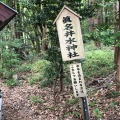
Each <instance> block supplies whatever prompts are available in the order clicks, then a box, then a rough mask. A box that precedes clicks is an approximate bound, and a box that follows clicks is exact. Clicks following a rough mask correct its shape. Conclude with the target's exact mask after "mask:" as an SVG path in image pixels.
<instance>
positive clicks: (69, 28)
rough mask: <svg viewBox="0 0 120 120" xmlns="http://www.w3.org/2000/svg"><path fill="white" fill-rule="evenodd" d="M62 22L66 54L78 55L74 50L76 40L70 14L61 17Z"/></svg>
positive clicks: (70, 56)
mask: <svg viewBox="0 0 120 120" xmlns="http://www.w3.org/2000/svg"><path fill="white" fill-rule="evenodd" d="M63 24H64V32H65V34H64V36H65V41H66V50H67V52H68V53H67V56H68V57H69V58H72V57H76V56H79V54H78V53H77V52H76V49H77V44H75V43H76V42H77V40H76V39H75V37H74V34H75V32H74V29H73V25H72V20H71V18H70V16H66V17H63Z"/></svg>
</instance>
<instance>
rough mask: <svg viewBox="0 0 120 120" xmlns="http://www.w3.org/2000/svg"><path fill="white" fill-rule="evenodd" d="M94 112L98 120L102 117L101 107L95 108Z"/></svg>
mask: <svg viewBox="0 0 120 120" xmlns="http://www.w3.org/2000/svg"><path fill="white" fill-rule="evenodd" d="M93 114H94V116H95V117H96V118H97V119H98V120H100V119H101V118H102V112H101V111H100V110H99V108H95V109H94V111H93Z"/></svg>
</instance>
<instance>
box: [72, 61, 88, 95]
mask: <svg viewBox="0 0 120 120" xmlns="http://www.w3.org/2000/svg"><path fill="white" fill-rule="evenodd" d="M70 73H71V79H72V85H73V91H74V96H75V97H85V96H86V88H85V83H84V78H83V72H82V67H81V63H77V64H71V65H70Z"/></svg>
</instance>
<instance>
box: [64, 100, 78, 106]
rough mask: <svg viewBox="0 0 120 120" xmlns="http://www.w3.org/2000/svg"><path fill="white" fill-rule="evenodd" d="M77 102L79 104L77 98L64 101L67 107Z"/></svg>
mask: <svg viewBox="0 0 120 120" xmlns="http://www.w3.org/2000/svg"><path fill="white" fill-rule="evenodd" d="M78 102H79V99H78V98H72V99H69V100H67V101H66V103H67V104H69V105H74V104H75V103H78Z"/></svg>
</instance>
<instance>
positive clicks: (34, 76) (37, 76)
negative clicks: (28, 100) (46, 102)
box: [28, 74, 43, 85]
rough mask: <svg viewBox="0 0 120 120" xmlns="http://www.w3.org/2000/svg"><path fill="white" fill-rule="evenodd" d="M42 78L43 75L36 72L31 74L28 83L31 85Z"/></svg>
mask: <svg viewBox="0 0 120 120" xmlns="http://www.w3.org/2000/svg"><path fill="white" fill-rule="evenodd" d="M42 79H43V75H41V74H39V75H38V74H36V75H33V76H32V77H31V78H30V80H29V81H28V82H29V84H30V85H33V84H36V83H38V82H40V81H41V80H42Z"/></svg>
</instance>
